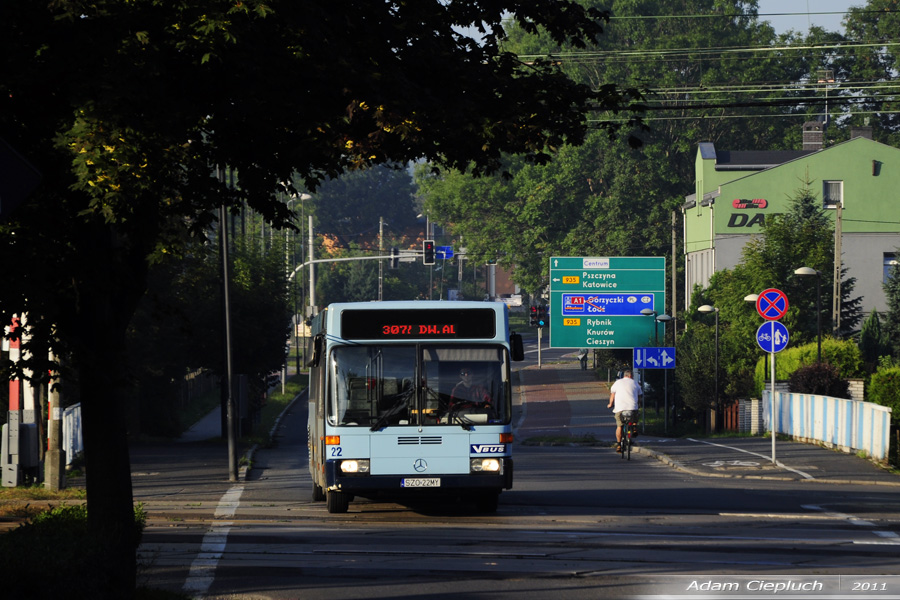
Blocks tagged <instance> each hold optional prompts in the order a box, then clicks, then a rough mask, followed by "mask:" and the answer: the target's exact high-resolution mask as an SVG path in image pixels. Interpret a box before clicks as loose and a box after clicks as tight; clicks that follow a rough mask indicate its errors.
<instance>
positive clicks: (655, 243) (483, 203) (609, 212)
mask: <svg viewBox="0 0 900 600" xmlns="http://www.w3.org/2000/svg"><path fill="white" fill-rule="evenodd" d="M581 4H582V5H584V6H586V7H591V6H598V5H600V4H601V3H600V2H598V1H597V0H582V1H581ZM603 5H604V6H607V5H608V6H610V8H611V11H612V14H613V15H614V19H613V20H612V21H611V22H610V23H609V25H608V26H607V28H606V33H605V35H604V36H602V37H600V38H598V39H597V40H596V41H595V42H594V43H593V44H592V45H591V46H590V47H589V48H586V49H584V50H581V49H579V48H575V47H572V46H570V45H565V44H559V43H558V42H557V41H556V40H554V39H552V37H551V36H550V35H549V34H547V33H545V32H542V31H541V30H540V29H538V31H537V32H535V31H533V30H525V29H521V28H518V27H512V28H511V29H510V40H509V42H508V44H507V46H506V48H507V49H509V50H513V51H515V52H517V53H518V54H519V55H520V56H521V57H522V58H523V59H528V60H535V61H537V60H549V61H555V62H558V63H560V64H561V65H562V67H563V68H564V69H565V72H566V73H567V74H569V75H570V76H571V77H572V78H573V79H574V80H575V81H578V82H582V83H586V84H589V85H592V86H602V85H603V83H604V82H605V81H623V82H626V85H631V86H634V87H637V88H640V89H641V90H643V91H644V97H645V101H644V104H645V105H646V106H647V107H648V111H647V112H648V115H649V117H648V119H647V121H646V123H647V125H648V127H647V128H646V129H641V130H635V131H634V132H633V133H634V135H635V137H638V138H639V139H640V141H641V142H642V144H641V147H640V148H635V147H633V146H632V145H630V144H628V143H627V142H626V140H624V139H622V138H616V139H610V138H609V136H607V135H604V133H603V132H593V133H591V134H589V136H588V137H587V139H586V142H585V143H584V144H582V145H579V146H578V147H573V148H568V147H563V148H561V149H560V152H559V153H558V155H557V156H556V157H555V159H554V161H553V163H552V164H547V165H532V164H526V163H525V162H524V161H521V160H518V159H517V158H515V157H510V158H508V159H507V163H506V168H505V169H504V170H505V172H506V173H508V174H509V175H510V177H507V178H505V179H499V178H497V179H496V180H494V181H484V180H475V179H473V178H469V177H467V175H466V174H465V172H464V171H463V172H446V171H442V172H441V173H440V175H439V176H438V175H436V174H434V173H433V172H431V171H429V170H427V169H424V168H423V169H422V170H421V171H420V174H419V179H418V181H419V184H420V186H421V189H422V193H423V194H424V195H425V197H426V202H427V207H428V210H429V214H431V215H432V218H434V219H436V220H438V221H439V222H441V223H446V224H448V226H450V227H452V230H453V232H454V233H456V234H461V235H462V236H463V237H464V238H465V239H466V246H467V249H468V252H469V253H470V254H474V255H476V256H478V257H479V259H492V260H497V261H498V262H499V263H500V264H502V265H503V266H505V267H514V271H513V277H514V279H515V280H516V282H517V283H518V284H520V285H521V286H522V287H523V288H524V289H526V290H528V291H536V290H537V289H538V288H540V287H541V286H543V285H544V284H545V281H546V277H547V275H548V269H549V264H548V261H547V260H546V259H547V257H549V256H552V255H597V256H606V255H614V256H628V255H646V254H650V255H656V256H659V255H665V256H667V258H668V260H673V261H677V256H678V251H677V250H676V253H675V256H672V231H671V228H670V226H669V224H670V223H671V215H672V212H673V211H676V210H677V209H678V208H679V207H680V206H681V204H683V202H684V198H685V196H687V195H689V194H691V193H693V192H694V191H695V190H694V184H693V180H694V175H695V171H694V169H695V165H694V153H695V151H696V144H697V142H698V140H700V141H711V142H715V143H717V144H719V143H725V144H727V146H726V147H732V148H742V149H754V148H759V147H772V148H782V147H785V144H787V143H788V141H791V140H793V139H794V138H791V137H790V135H789V133H788V131H787V129H788V128H789V127H794V128H795V129H796V130H797V135H798V136H799V127H795V126H793V125H788V124H786V123H787V120H785V119H756V118H750V119H733V118H722V117H723V116H731V115H729V114H727V112H726V111H728V110H732V109H730V108H729V107H732V106H733V105H735V104H738V105H740V106H739V107H738V108H734V109H733V110H734V111H739V112H740V113H741V116H745V117H755V116H760V115H773V114H783V113H789V112H791V111H792V110H796V107H795V106H791V105H784V96H785V95H787V96H789V97H793V96H794V95H796V92H792V91H788V92H783V91H782V90H777V91H776V90H772V89H770V88H769V86H761V85H759V82H761V81H766V82H770V81H772V80H773V79H775V80H780V81H792V82H793V81H797V80H799V79H801V78H803V77H807V76H808V74H809V64H808V62H807V61H806V60H805V59H804V55H802V54H801V53H799V52H780V53H774V52H764V53H759V52H756V53H754V54H753V55H752V57H753V58H752V60H745V58H746V57H741V56H740V55H739V54H736V53H735V52H733V50H734V49H735V48H748V47H757V48H767V47H770V46H772V47H774V46H779V47H784V46H790V45H794V44H796V45H800V43H801V40H800V39H799V38H797V37H796V36H794V35H789V36H782V37H780V38H779V37H778V36H776V34H775V32H774V31H773V30H772V28H771V26H770V25H769V24H768V23H765V22H759V21H758V20H757V12H756V10H757V3H756V1H755V0H739V1H725V2H723V1H718V0H688V1H686V2H680V3H679V7H678V13H679V14H677V15H672V7H671V3H665V2H658V1H652V0H649V1H648V0H643V1H641V2H635V1H634V0H616V1H613V2H611V3H603ZM666 15H669V16H671V17H672V18H670V17H667V16H666ZM691 16H693V18H692V17H691ZM675 17H677V18H675ZM710 23H715V26H710ZM700 48H702V49H708V51H702V52H701V51H698V50H696V49H700ZM717 48H719V49H724V48H727V49H729V50H728V51H725V50H722V51H716V49H717ZM790 104H794V102H793V100H792V101H791V102H790ZM796 104H798V105H800V106H801V109H803V101H802V100H801V99H798V100H797V102H796ZM797 143H799V140H797ZM467 179H470V181H466V180H467ZM679 238H680V236H679Z"/></svg>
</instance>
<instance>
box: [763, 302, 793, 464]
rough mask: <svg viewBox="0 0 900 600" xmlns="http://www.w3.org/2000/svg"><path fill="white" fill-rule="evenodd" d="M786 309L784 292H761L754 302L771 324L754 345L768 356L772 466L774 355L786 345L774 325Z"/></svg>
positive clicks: (783, 335) (778, 325) (785, 335)
mask: <svg viewBox="0 0 900 600" xmlns="http://www.w3.org/2000/svg"><path fill="white" fill-rule="evenodd" d="M787 309H788V299H787V296H786V295H785V294H784V292H782V291H781V290H777V289H775V288H770V289H767V290H763V292H762V293H761V294H760V295H759V297H758V298H757V300H756V311H757V312H758V313H759V315H760V316H761V317H762V318H763V319H766V320H767V321H769V322H770V323H771V324H770V325H769V327H768V329H769V332H768V334H766V333H765V332H764V331H763V330H764V329H765V328H766V325H765V324H763V325H761V326H760V328H759V329H758V330H757V332H756V343H757V344H759V346H760V347H761V348H762V349H763V350H766V351H768V352H769V355H770V356H769V360H770V370H771V372H772V386H771V391H770V392H769V419H770V425H771V430H772V463H773V464H774V463H775V437H776V435H777V433H776V426H775V419H776V415H775V353H776V352H780V351H781V350H783V349H784V348H785V346H787V343H788V331H787V328H786V327H785V326H784V325H782V324H781V323H776V321H777V320H778V319H780V318H781V317H783V316H784V315H785V313H786V312H787ZM765 336H768V339H766V337H765ZM779 341H783V343H779Z"/></svg>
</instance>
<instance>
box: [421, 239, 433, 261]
mask: <svg viewBox="0 0 900 600" xmlns="http://www.w3.org/2000/svg"><path fill="white" fill-rule="evenodd" d="M422 264H424V265H433V264H434V240H425V241H424V242H422Z"/></svg>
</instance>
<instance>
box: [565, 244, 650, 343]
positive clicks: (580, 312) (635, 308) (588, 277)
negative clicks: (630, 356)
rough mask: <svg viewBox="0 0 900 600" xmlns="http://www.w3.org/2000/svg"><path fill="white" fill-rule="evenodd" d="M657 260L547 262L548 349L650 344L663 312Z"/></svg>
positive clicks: (595, 259) (611, 259)
mask: <svg viewBox="0 0 900 600" xmlns="http://www.w3.org/2000/svg"><path fill="white" fill-rule="evenodd" d="M665 288H666V259H665V257H662V256H659V257H657V256H628V257H572V256H558V257H552V258H550V347H551V348H600V349H602V348H636V347H645V346H653V345H655V339H654V336H655V333H656V328H657V326H656V323H655V322H654V320H653V319H652V318H650V317H648V316H646V315H642V314H641V311H642V310H644V309H650V310H655V311H656V312H657V313H658V314H663V313H664V312H665V308H664V307H665V302H666V291H665Z"/></svg>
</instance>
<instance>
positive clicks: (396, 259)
mask: <svg viewBox="0 0 900 600" xmlns="http://www.w3.org/2000/svg"><path fill="white" fill-rule="evenodd" d="M390 265H391V268H392V269H396V268H397V267H399V266H400V249H399V248H397V246H391V262H390Z"/></svg>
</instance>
